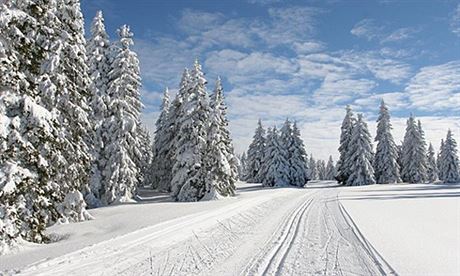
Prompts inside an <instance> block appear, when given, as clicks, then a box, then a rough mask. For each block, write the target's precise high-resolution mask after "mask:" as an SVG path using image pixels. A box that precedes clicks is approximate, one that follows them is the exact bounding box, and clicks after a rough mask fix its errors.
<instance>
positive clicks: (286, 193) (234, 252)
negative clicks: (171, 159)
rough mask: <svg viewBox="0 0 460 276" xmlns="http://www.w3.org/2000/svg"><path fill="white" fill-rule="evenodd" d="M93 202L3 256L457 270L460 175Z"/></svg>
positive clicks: (269, 267) (63, 269)
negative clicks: (81, 218)
mask: <svg viewBox="0 0 460 276" xmlns="http://www.w3.org/2000/svg"><path fill="white" fill-rule="evenodd" d="M237 191H238V193H237V196H236V197H232V198H224V199H221V200H215V201H208V202H197V203H177V202H171V200H170V198H169V196H167V195H158V194H152V195H149V194H147V192H148V191H144V192H143V194H142V196H141V198H140V199H141V201H140V202H139V203H133V204H122V205H117V206H111V207H105V208H99V209H95V210H90V213H91V215H93V216H94V217H95V219H94V220H91V221H85V222H81V223H76V224H75V223H74V224H63V225H56V226H53V227H51V228H50V229H49V233H50V234H51V235H52V236H53V237H55V239H56V240H57V242H55V243H51V244H47V245H24V246H23V248H21V250H20V251H19V252H17V253H15V254H10V255H6V256H2V257H0V271H2V270H3V271H4V272H5V274H15V273H18V274H20V275H114V274H121V275H152V274H155V275H313V274H322V275H388V274H401V275H459V274H460V268H459V256H460V252H459V250H460V249H459V248H460V244H459V233H460V225H459V224H460V217H459V216H460V214H459V212H460V211H459V210H460V208H459V207H460V205H459V204H460V203H459V196H460V195H459V194H460V186H458V185H450V186H445V185H418V184H411V185H409V184H399V185H371V186H366V187H339V186H336V185H335V183H334V182H326V181H319V182H313V183H310V184H309V185H308V186H307V187H306V188H271V189H267V188H262V187H261V186H260V185H258V184H245V183H239V185H238V190H237Z"/></svg>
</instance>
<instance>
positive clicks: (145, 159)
mask: <svg viewBox="0 0 460 276" xmlns="http://www.w3.org/2000/svg"><path fill="white" fill-rule="evenodd" d="M137 132H138V134H137V139H138V140H139V154H138V158H137V162H136V163H137V167H138V168H139V182H138V185H139V186H147V185H149V186H150V179H152V177H151V175H150V174H151V171H150V167H151V160H152V142H151V141H150V135H149V131H148V130H147V129H146V127H145V126H144V125H142V124H141V123H139V125H138V127H137Z"/></svg>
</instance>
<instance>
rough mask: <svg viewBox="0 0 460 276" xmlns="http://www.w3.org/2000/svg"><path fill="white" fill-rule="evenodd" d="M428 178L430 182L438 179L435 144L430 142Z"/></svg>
mask: <svg viewBox="0 0 460 276" xmlns="http://www.w3.org/2000/svg"><path fill="white" fill-rule="evenodd" d="M426 158H427V180H428V182H430V183H433V182H436V181H437V180H438V166H437V164H436V157H435V153H434V149H433V145H432V144H431V143H430V146H429V147H428V153H427V157H426Z"/></svg>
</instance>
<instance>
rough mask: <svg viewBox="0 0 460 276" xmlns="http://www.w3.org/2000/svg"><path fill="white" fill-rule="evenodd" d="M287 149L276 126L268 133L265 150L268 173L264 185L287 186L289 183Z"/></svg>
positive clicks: (265, 163)
mask: <svg viewBox="0 0 460 276" xmlns="http://www.w3.org/2000/svg"><path fill="white" fill-rule="evenodd" d="M286 157H287V151H286V150H285V149H284V147H283V145H282V141H281V138H280V135H279V134H278V130H277V129H276V127H273V129H272V130H271V131H270V133H268V134H267V146H266V151H265V158H264V165H265V166H266V175H265V178H264V180H263V185H264V186H266V187H286V186H288V185H289V176H288V172H289V161H288V160H287V158H286Z"/></svg>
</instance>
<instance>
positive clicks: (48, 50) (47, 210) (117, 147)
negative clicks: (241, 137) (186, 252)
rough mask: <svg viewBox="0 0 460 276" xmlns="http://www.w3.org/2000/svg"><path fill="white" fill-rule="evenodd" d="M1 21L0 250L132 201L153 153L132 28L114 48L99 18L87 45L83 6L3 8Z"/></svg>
mask: <svg viewBox="0 0 460 276" xmlns="http://www.w3.org/2000/svg"><path fill="white" fill-rule="evenodd" d="M0 17H1V18H0V75H1V78H0V248H1V249H0V251H1V250H3V249H6V248H8V247H9V246H10V245H12V244H14V243H15V242H17V241H18V240H20V239H25V240H28V241H33V242H45V241H46V240H47V237H46V236H45V235H44V230H45V228H46V227H47V226H48V225H50V224H52V223H54V222H56V221H63V222H67V221H81V220H86V219H90V218H91V216H90V215H89V213H88V212H87V211H86V209H85V207H86V206H87V205H90V206H91V207H97V206H100V205H106V204H111V203H114V202H122V201H127V200H131V198H132V197H133V195H134V194H135V190H136V187H137V186H138V185H140V183H142V182H143V178H144V176H145V175H146V171H145V170H146V168H147V163H148V161H149V159H150V158H149V152H150V150H151V149H150V142H149V138H148V134H147V132H146V131H145V129H144V128H143V127H142V126H141V123H140V120H139V114H140V110H141V108H142V104H141V102H140V99H139V88H140V85H141V83H140V81H141V79H140V73H139V61H138V59H137V56H136V54H135V53H134V52H133V51H132V50H131V46H132V45H133V40H132V37H133V34H132V33H131V32H130V29H129V27H127V26H122V27H121V28H120V29H118V36H119V39H118V40H117V41H115V42H113V43H111V42H109V37H108V35H107V33H106V31H105V28H104V20H103V17H102V13H100V12H99V13H98V14H97V16H96V17H95V19H94V21H93V24H92V26H91V38H90V39H89V40H88V41H86V40H85V37H84V22H83V16H82V14H81V9H80V3H79V0H47V1H33V0H24V1H6V2H5V1H3V2H2V4H1V5H0ZM0 253H2V252H0Z"/></svg>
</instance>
